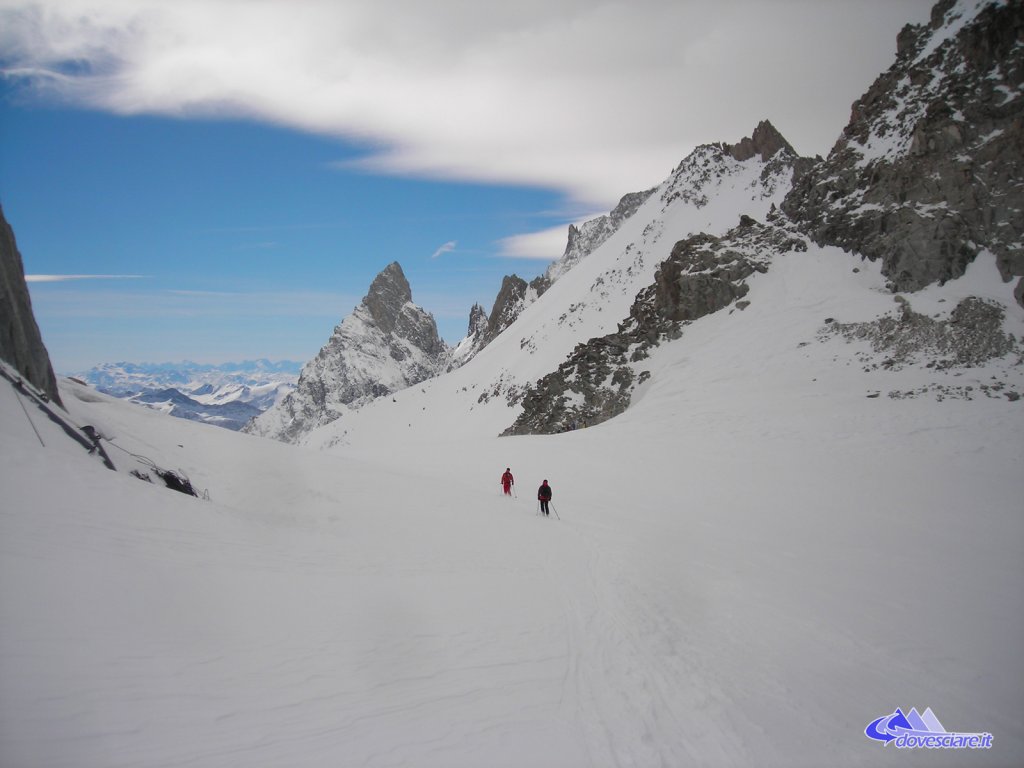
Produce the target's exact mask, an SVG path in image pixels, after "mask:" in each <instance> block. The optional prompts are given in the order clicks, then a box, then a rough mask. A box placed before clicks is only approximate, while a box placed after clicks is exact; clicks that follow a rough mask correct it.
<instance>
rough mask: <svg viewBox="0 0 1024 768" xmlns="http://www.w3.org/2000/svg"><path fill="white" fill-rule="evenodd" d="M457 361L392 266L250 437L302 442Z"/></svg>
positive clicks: (394, 264) (248, 429)
mask: <svg viewBox="0 0 1024 768" xmlns="http://www.w3.org/2000/svg"><path fill="white" fill-rule="evenodd" d="M450 356H451V350H449V348H448V346H447V345H446V344H445V343H444V341H443V340H442V339H441V337H440V336H439V335H438V332H437V324H436V323H435V321H434V318H433V316H432V315H430V313H428V312H426V311H424V310H423V309H421V308H420V307H418V306H416V305H415V304H413V302H412V290H411V288H410V287H409V281H408V280H406V277H405V273H404V272H403V271H402V267H401V266H400V265H399V264H398V262H392V263H391V264H389V265H388V266H387V267H385V268H384V269H383V270H382V271H381V272H380V274H378V275H377V276H376V277H375V278H374V279H373V282H372V283H371V284H370V289H369V291H368V292H367V294H366V296H365V297H364V298H363V300H362V302H361V303H360V304H359V306H358V307H356V308H355V310H354V311H353V312H352V314H351V315H349V316H348V317H346V318H345V319H344V320H343V321H342V322H341V324H340V325H338V326H337V327H336V328H335V329H334V333H333V334H332V335H331V338H330V339H329V340H328V341H327V343H326V344H325V345H324V346H323V348H322V349H321V350H320V352H319V353H318V354H317V356H316V357H315V358H314V359H313V360H310V361H309V362H308V363H306V365H305V366H304V367H303V369H302V373H301V374H300V375H299V381H298V384H297V385H296V389H295V391H294V392H292V393H291V394H290V395H288V396H287V397H286V398H284V400H282V401H281V402H280V403H279V404H278V405H277V406H275V407H274V408H272V409H270V410H268V411H267V412H266V413H264V414H263V415H261V416H260V417H258V418H257V419H254V420H253V421H252V422H250V423H249V424H248V425H247V426H246V428H245V430H244V431H246V432H251V433H254V434H259V435H263V436H266V437H272V438H275V439H278V440H283V441H285V442H297V441H299V440H301V439H302V437H303V436H305V435H306V434H308V433H309V432H310V431H312V430H313V429H315V428H317V427H319V426H322V425H324V424H328V423H330V422H332V421H334V420H336V419H338V418H339V417H340V416H341V415H342V414H343V413H344V412H345V410H346V409H353V408H359V407H360V406H362V405H364V404H365V403H367V402H369V401H371V400H373V399H375V398H377V397H383V396H385V395H389V394H391V393H392V392H397V391H399V390H402V389H405V388H406V387H410V386H412V385H413V384H418V383H419V382H421V381H425V380H426V379H429V378H432V377H433V376H436V375H437V374H439V373H442V372H443V371H444V370H446V368H447V366H448V363H449V359H450Z"/></svg>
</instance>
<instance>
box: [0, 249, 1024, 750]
mask: <svg viewBox="0 0 1024 768" xmlns="http://www.w3.org/2000/svg"><path fill="white" fill-rule="evenodd" d="M855 265H856V266H857V267H859V268H860V271H859V272H854V271H853V267H854V266H855ZM976 266H979V267H980V266H981V265H976ZM963 279H964V280H967V281H968V282H969V284H968V283H962V284H958V282H957V281H954V282H951V283H949V284H947V286H945V287H944V288H943V289H934V292H931V290H930V291H929V292H926V293H925V294H922V295H920V297H919V299H917V301H918V306H919V308H920V309H921V310H922V311H926V312H928V313H931V312H932V310H935V311H939V309H940V308H942V307H946V306H947V305H948V304H949V303H951V302H953V303H955V301H954V300H955V299H956V298H957V295H958V294H962V295H978V294H979V293H985V292H988V293H989V294H991V295H992V296H993V297H994V298H998V299H1000V300H1001V301H1004V302H1005V301H1006V294H1007V291H1008V288H1007V287H1006V286H1005V285H1004V284H1002V283H1001V282H1000V281H999V279H998V276H997V275H996V273H995V270H994V268H993V269H992V273H991V274H988V273H985V272H983V271H978V272H975V271H974V267H972V270H969V271H968V274H967V275H966V277H965V278H963ZM883 282H884V281H883V278H882V276H881V275H880V274H879V272H878V271H877V270H876V269H874V268H873V265H861V264H860V263H859V262H854V261H853V260H851V259H850V257H848V256H845V255H843V254H841V253H840V252H838V251H835V250H820V249H814V250H811V251H809V252H808V253H806V254H794V255H793V256H792V258H788V259H783V260H781V261H780V262H777V263H776V264H775V265H774V266H773V269H772V270H771V271H769V273H768V274H766V275H760V276H758V277H757V278H756V279H755V280H754V281H752V289H751V298H752V303H751V305H750V307H748V309H747V310H745V311H744V312H734V313H731V314H730V313H727V312H721V313H717V314H715V315H712V316H710V317H707V318H705V319H703V320H702V321H701V322H700V323H697V324H694V325H693V326H691V327H690V328H688V329H687V332H686V334H685V335H684V336H683V338H681V339H680V340H679V341H678V342H675V343H673V344H669V345H664V346H662V347H660V348H659V349H658V350H657V351H656V352H655V354H653V355H652V357H651V359H650V365H651V366H652V368H654V369H655V372H656V375H655V376H653V377H652V379H651V380H650V383H649V385H647V386H646V387H645V388H643V389H642V390H641V391H640V392H639V393H638V396H637V398H636V401H635V403H634V406H633V407H632V408H630V409H629V410H628V411H627V412H626V413H625V414H623V415H622V416H620V417H619V418H617V419H615V420H613V421H610V422H607V423H606V424H603V425H601V426H598V427H594V428H590V429H585V430H579V431H576V432H572V433H567V434H562V435H555V436H546V437H516V438H496V437H494V436H493V435H494V434H495V432H496V430H495V429H494V428H493V426H494V425H493V424H491V423H489V418H490V417H489V416H488V415H487V409H484V408H481V409H480V411H481V414H482V415H483V418H481V419H473V418H469V419H467V418H465V417H464V416H463V414H462V413H461V412H460V411H459V408H461V401H460V400H459V398H448V399H446V398H444V397H442V396H441V395H440V394H437V395H435V397H434V398H433V399H431V400H430V401H429V404H430V406H431V407H430V408H429V409H428V410H426V411H424V410H422V407H421V403H424V404H425V403H427V402H428V401H426V400H423V399H422V398H423V397H424V396H423V395H422V394H421V393H420V394H418V395H417V393H419V388H418V387H414V388H412V389H411V390H406V391H404V392H400V393H398V394H397V395H396V396H395V400H396V402H394V403H392V402H391V401H390V399H388V400H386V401H383V402H380V401H379V402H378V403H377V404H374V405H371V406H368V407H366V408H364V409H362V410H360V411H359V412H358V414H357V415H356V416H355V417H353V419H352V423H353V424H358V423H361V422H362V421H363V420H365V423H366V424H367V425H368V426H369V425H371V424H372V428H367V429H365V430H364V429H352V430H351V431H350V433H349V435H348V436H347V437H346V439H345V441H343V442H342V444H339V445H337V446H335V447H334V448H333V449H332V450H329V451H315V450H310V449H307V448H302V447H295V446H289V445H284V444H280V443H276V442H274V441H269V440H261V439H258V438H254V437H251V436H247V435H244V434H238V433H232V432H228V431H226V430H217V429H213V428H210V427H205V426H203V425H198V424H193V423H190V422H186V421H183V420H177V419H170V418H167V417H164V416H162V415H161V414H157V413H154V412H151V411H147V410H144V409H141V408H138V407H134V406H131V405H130V404H127V403H124V402H121V401H117V400H114V399H111V398H106V397H104V396H103V395H99V394H97V393H95V392H94V391H92V390H89V389H87V388H82V387H77V386H75V385H69V384H65V385H64V390H63V397H64V400H65V402H67V403H68V404H69V408H70V409H71V411H72V414H73V415H74V418H75V419H76V421H77V422H78V423H80V424H84V423H91V424H94V425H96V426H97V427H98V428H99V429H100V431H101V432H103V434H105V435H108V436H110V437H111V438H112V439H113V444H114V445H115V446H118V447H119V448H123V449H124V450H126V451H130V452H131V453H134V454H140V455H145V456H148V457H149V458H151V459H152V460H153V461H154V462H156V463H158V464H161V465H163V466H169V467H180V468H181V469H182V470H183V471H184V472H185V473H187V474H188V476H189V477H190V478H191V479H192V481H193V483H194V484H195V486H196V487H197V488H203V489H207V490H208V492H209V495H210V501H208V502H204V501H201V500H199V499H194V498H190V497H186V496H184V495H181V494H176V493H172V492H170V491H168V490H166V489H162V488H158V487H156V486H154V485H149V484H146V483H142V482H139V481H137V480H135V479H134V478H131V477H129V476H128V475H126V474H124V473H123V472H117V473H115V472H110V471H108V470H106V469H104V468H103V467H102V465H101V464H100V463H99V462H98V461H96V460H95V457H91V456H89V455H87V454H86V453H85V451H84V450H82V449H81V448H80V447H79V446H77V445H70V446H67V445H66V440H64V439H62V438H61V437H60V435H59V434H58V432H57V430H56V427H55V426H54V425H52V424H50V423H49V422H47V421H45V420H40V419H38V418H36V416H37V415H36V414H35V413H33V412H32V409H31V407H30V405H29V404H26V407H27V409H28V417H27V416H26V413H24V412H23V411H22V409H21V404H19V402H18V395H17V394H16V392H15V390H14V389H13V388H12V387H9V386H4V387H2V388H0V455H2V457H3V462H2V464H0V467H2V470H0V471H2V484H3V488H4V500H5V503H4V505H3V511H2V514H0V542H2V543H3V544H2V546H3V557H2V558H0V569H2V570H0V625H2V626H3V627H4V631H3V633H2V634H0V675H2V679H0V683H2V684H0V750H2V752H0V754H2V755H3V761H2V762H3V764H5V765H7V764H10V765H37V766H39V765H42V766H52V765H71V764H73V765H76V766H100V765H102V766H108V767H109V766H118V765H124V766H129V765H131V766H137V765H147V766H158V765H183V764H196V765H206V766H228V765H253V764H261V765H274V764H288V765H295V766H337V765H382V764H394V765H437V766H442V765H443V766H458V765H465V766H470V765H509V766H519V765H551V766H576V765H578V766H583V765H658V764H666V765H691V764H692V765H719V766H721V765H764V764H767V765H865V764H870V765H905V764H907V762H908V760H910V761H913V759H914V758H915V757H921V755H913V754H911V755H908V754H905V753H899V752H897V751H896V750H895V749H894V748H884V747H883V746H882V745H881V744H878V743H874V742H872V741H870V740H869V739H868V738H867V737H866V736H865V735H864V729H865V727H866V726H867V724H868V723H869V722H871V721H872V720H874V719H876V718H877V717H880V716H882V715H884V714H888V713H890V712H892V711H893V710H894V709H895V708H896V707H897V706H902V707H904V708H906V707H909V706H916V707H918V708H919V709H922V708H923V707H925V706H930V707H931V708H932V709H933V710H934V712H935V713H936V714H937V715H938V717H939V718H940V719H941V721H942V722H943V723H944V724H945V725H946V726H947V727H949V728H950V729H951V730H960V731H977V732H989V733H992V734H993V737H994V740H993V747H992V749H990V750H987V751H979V752H974V753H971V754H969V755H964V754H962V753H942V752H930V753H929V754H927V755H926V756H925V757H927V760H928V764H929V765H932V764H934V765H963V764H964V763H965V762H968V761H969V762H970V764H972V765H975V764H977V765H1012V764H1015V763H1018V762H1019V759H1020V757H1021V756H1022V755H1024V729H1022V725H1021V723H1022V722H1024V718H1022V717H1021V715H1022V713H1024V702H1022V699H1021V693H1020V692H1021V691H1022V690H1024V662H1022V658H1021V655H1020V652H1019V649H1020V647H1021V646H1022V643H1024V614H1022V613H1021V612H1020V610H1019V595H1020V592H1021V589H1022V587H1024V570H1022V567H1021V563H1022V562H1024V557H1022V555H1024V518H1022V517H1021V515H1020V503H1019V500H1020V497H1021V492H1022V491H1024V485H1022V483H1024V480H1022V476H1021V473H1020V467H1021V466H1022V461H1024V444H1022V441H1021V439H1020V434H1021V429H1022V427H1024V423H1022V422H1024V417H1022V413H1024V412H1022V411H1021V407H1020V403H1014V402H1010V400H1009V399H1008V398H1007V397H1005V395H1003V394H999V396H998V397H987V396H980V397H975V398H974V399H972V400H966V399H944V400H942V401H939V400H938V399H936V398H935V397H921V398H917V399H911V400H901V399H895V398H890V397H887V396H882V397H878V398H872V397H868V396H867V395H870V394H872V393H873V392H877V391H882V392H887V391H888V390H889V389H891V388H894V387H899V388H901V389H908V388H912V387H913V386H914V384H915V383H917V382H920V381H923V380H924V377H926V376H928V375H932V374H931V371H930V370H928V369H924V368H923V366H922V367H920V368H919V367H914V366H910V367H904V368H901V369H900V370H885V369H882V368H878V369H874V370H867V371H865V370H863V369H864V368H865V367H869V368H870V366H864V365H862V364H861V362H860V356H861V355H863V354H867V353H868V352H869V351H870V349H869V347H868V344H867V342H866V341H865V342H860V343H858V342H849V343H847V341H846V340H845V339H843V338H840V337H824V338H822V339H820V340H819V338H818V336H819V332H820V329H821V328H822V326H823V324H824V321H825V320H826V319H827V318H828V317H834V318H837V319H839V320H843V321H845V320H850V319H855V318H859V317H864V316H874V315H876V314H878V313H879V312H884V311H886V310H887V309H888V308H889V307H891V306H895V305H894V304H893V301H892V297H891V296H889V295H887V294H886V293H885V292H884V291H883V290H882V286H883ZM823 287H824V288H823ZM943 299H945V300H946V302H945V303H940V302H941V300H943ZM1005 323H1006V328H1007V330H1009V331H1012V332H1013V333H1014V334H1015V335H1017V336H1020V335H1021V333H1024V316H1022V312H1021V311H1019V310H1018V311H1017V312H1016V314H1012V315H1008V317H1007V319H1006V321H1005ZM802 345H803V346H802ZM485 354H486V353H485ZM481 357H484V355H481ZM474 364H475V363H474ZM471 365H473V364H471ZM467 367H468V366H467ZM1017 371H1019V367H1018V368H1017ZM459 374H460V371H456V372H455V373H454V374H452V375H451V376H449V377H445V378H443V379H439V380H438V381H437V382H435V383H434V384H433V386H439V385H440V384H441V383H442V382H446V381H447V383H448V386H446V387H443V388H440V389H438V390H437V392H438V393H441V392H449V391H452V390H453V382H451V381H448V380H449V379H451V378H452V377H455V376H458V375H459ZM950 375H951V376H952V374H950ZM1003 375H1010V376H1012V375H1015V374H1014V372H1013V370H1012V369H1011V370H1010V372H1009V373H1008V374H1007V371H1006V370H1005V361H998V360H997V361H993V362H991V363H990V364H988V365H986V366H982V367H980V368H978V369H977V370H976V371H974V372H973V373H972V374H971V375H970V377H969V378H965V376H963V375H961V376H959V377H957V381H959V382H960V383H963V384H973V385H974V386H975V387H977V386H979V385H980V384H981V383H983V382H985V381H986V380H988V379H989V378H990V377H991V376H1003ZM1016 375H1019V374H1016ZM1022 384H1024V383H1022V382H1020V381H1019V380H1017V381H1015V383H1014V384H1013V386H1014V387H1015V388H1016V391H1017V392H1021V391H1024V386H1022ZM453 394H454V393H453ZM412 395H417V396H416V397H413V396H412ZM474 413H475V412H474ZM28 418H32V420H33V421H34V422H35V427H36V429H38V430H39V431H40V434H41V436H42V440H43V441H44V442H45V444H46V447H43V445H41V444H40V442H39V440H37V439H36V438H35V436H34V435H33V431H32V429H31V425H30V424H29V423H28ZM498 421H500V420H498ZM444 424H447V425H450V426H451V427H452V428H451V429H441V428H438V425H444ZM330 429H331V427H327V428H325V431H329V430H330ZM111 455H112V457H113V458H114V460H115V462H116V463H118V464H119V465H120V468H124V467H125V466H127V465H128V464H127V462H128V460H129V456H128V454H127V453H124V452H123V451H121V450H118V448H113V447H111ZM506 466H511V467H512V470H513V473H514V474H515V476H516V478H517V485H516V489H517V491H518V498H517V499H511V500H509V499H505V498H502V497H501V496H500V495H499V485H498V480H499V476H500V474H501V472H502V471H503V469H504V468H505V467H506ZM542 479H548V480H549V481H550V482H551V484H552V486H553V487H554V491H555V497H554V502H555V509H556V511H557V512H558V513H559V515H560V519H555V518H552V519H544V518H540V517H537V516H536V515H535V502H534V500H533V496H534V493H533V490H534V488H535V487H536V486H537V485H539V483H540V481H541V480H542Z"/></svg>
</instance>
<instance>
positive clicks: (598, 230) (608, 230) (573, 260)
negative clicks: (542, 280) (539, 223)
mask: <svg viewBox="0 0 1024 768" xmlns="http://www.w3.org/2000/svg"><path fill="white" fill-rule="evenodd" d="M657 189H658V188H657V187H652V188H651V189H648V190H645V191H644V192H630V193H629V194H628V195H623V197H622V199H621V200H619V204H618V205H616V206H615V208H613V209H612V210H611V212H610V213H608V214H607V215H605V216H598V217H597V218H595V219H590V220H589V221H585V222H584V223H583V224H581V225H580V226H579V227H577V226H575V225H574V224H570V225H569V237H568V241H567V242H566V245H565V252H564V253H563V254H562V258H560V259H559V260H558V261H556V262H554V263H553V264H552V265H551V266H550V267H548V269H547V271H546V272H545V273H544V276H545V277H546V278H547V279H548V281H549V282H551V283H553V282H555V280H557V279H558V278H559V277H561V276H562V275H564V274H565V273H566V272H568V271H569V270H570V269H572V268H573V267H574V266H576V265H577V264H578V263H579V262H581V261H582V260H583V259H585V258H586V257H587V256H589V255H590V254H591V253H593V252H594V251H595V250H597V249H598V248H599V247H600V246H601V245H602V244H603V243H604V242H605V240H607V239H608V238H609V237H611V236H612V235H614V234H615V233H616V232H618V230H619V228H620V227H621V226H622V224H623V222H624V221H626V219H628V218H629V217H630V216H632V215H633V214H634V213H636V211H637V209H638V208H639V207H640V206H641V205H643V204H644V203H646V202H647V200H648V198H650V196H651V195H653V194H654V193H655V192H656V191H657Z"/></svg>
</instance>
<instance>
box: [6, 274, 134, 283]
mask: <svg viewBox="0 0 1024 768" xmlns="http://www.w3.org/2000/svg"><path fill="white" fill-rule="evenodd" d="M142 277H145V275H25V282H26V283H63V282H67V281H70V280H137V279H139V278H142Z"/></svg>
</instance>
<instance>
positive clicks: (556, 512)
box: [548, 501, 562, 520]
mask: <svg viewBox="0 0 1024 768" xmlns="http://www.w3.org/2000/svg"><path fill="white" fill-rule="evenodd" d="M548 506H549V507H551V511H552V512H554V513H555V519H557V520H561V519H562V518H561V517H559V516H558V510H557V509H555V505H554V504H552V503H551V502H550V501H549V502H548Z"/></svg>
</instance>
